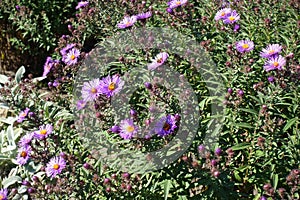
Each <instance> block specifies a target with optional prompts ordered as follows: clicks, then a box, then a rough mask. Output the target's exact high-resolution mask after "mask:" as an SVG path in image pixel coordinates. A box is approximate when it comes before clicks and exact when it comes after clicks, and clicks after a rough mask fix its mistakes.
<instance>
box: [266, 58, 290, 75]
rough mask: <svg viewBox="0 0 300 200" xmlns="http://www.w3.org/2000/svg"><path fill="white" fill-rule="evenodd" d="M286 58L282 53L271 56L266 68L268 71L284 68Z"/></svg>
mask: <svg viewBox="0 0 300 200" xmlns="http://www.w3.org/2000/svg"><path fill="white" fill-rule="evenodd" d="M285 63H286V60H285V58H284V57H282V56H281V55H279V56H277V57H272V58H270V59H269V60H268V61H267V62H266V64H265V66H264V69H265V70H266V71H267V72H268V71H271V70H274V69H278V70H282V67H283V66H285Z"/></svg>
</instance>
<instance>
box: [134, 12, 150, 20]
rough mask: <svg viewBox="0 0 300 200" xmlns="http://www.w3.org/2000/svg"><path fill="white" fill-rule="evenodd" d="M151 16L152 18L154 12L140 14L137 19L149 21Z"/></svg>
mask: <svg viewBox="0 0 300 200" xmlns="http://www.w3.org/2000/svg"><path fill="white" fill-rule="evenodd" d="M151 16H152V12H151V11H149V12H146V13H140V14H137V15H136V17H137V19H147V18H149V17H151Z"/></svg>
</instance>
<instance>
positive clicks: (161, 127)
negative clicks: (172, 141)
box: [154, 115, 177, 137]
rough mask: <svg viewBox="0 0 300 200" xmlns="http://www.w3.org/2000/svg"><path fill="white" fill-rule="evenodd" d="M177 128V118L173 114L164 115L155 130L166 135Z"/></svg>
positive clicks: (158, 133)
mask: <svg viewBox="0 0 300 200" xmlns="http://www.w3.org/2000/svg"><path fill="white" fill-rule="evenodd" d="M176 128H177V125H176V119H175V117H174V116H173V115H167V116H165V117H162V118H161V119H160V120H159V121H158V122H157V124H156V125H155V128H154V130H155V132H156V133H157V135H158V136H160V137H164V136H167V135H170V134H172V133H173V132H174V130H175V129H176Z"/></svg>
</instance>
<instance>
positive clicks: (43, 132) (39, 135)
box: [33, 124, 53, 140]
mask: <svg viewBox="0 0 300 200" xmlns="http://www.w3.org/2000/svg"><path fill="white" fill-rule="evenodd" d="M52 131H53V126H52V125H50V124H47V125H42V126H40V127H39V130H38V131H35V132H34V135H33V136H34V137H35V138H36V139H39V140H43V139H45V138H47V137H48V136H49V135H50V134H51V133H52Z"/></svg>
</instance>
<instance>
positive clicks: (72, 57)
mask: <svg viewBox="0 0 300 200" xmlns="http://www.w3.org/2000/svg"><path fill="white" fill-rule="evenodd" d="M79 56H80V51H79V50H78V49H76V48H73V49H71V50H70V51H69V52H68V53H67V54H66V55H65V56H64V57H63V59H62V61H63V62H64V63H66V64H67V65H75V64H76V63H77V60H78V58H79Z"/></svg>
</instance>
